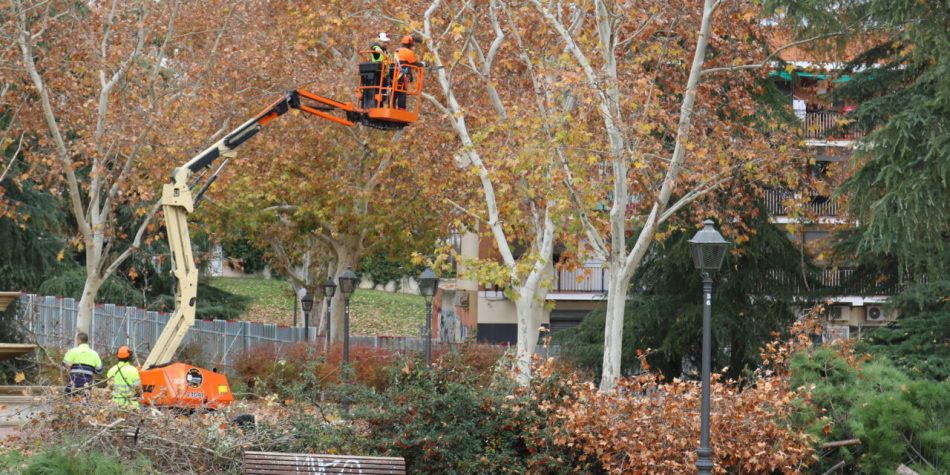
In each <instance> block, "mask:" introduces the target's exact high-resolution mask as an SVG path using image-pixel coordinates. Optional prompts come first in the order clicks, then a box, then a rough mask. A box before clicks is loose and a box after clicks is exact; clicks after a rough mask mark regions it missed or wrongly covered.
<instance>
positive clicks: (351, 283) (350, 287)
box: [336, 267, 357, 298]
mask: <svg viewBox="0 0 950 475" xmlns="http://www.w3.org/2000/svg"><path fill="white" fill-rule="evenodd" d="M356 279H357V277H356V272H353V268H352V267H347V268H346V270H345V271H343V272H342V273H341V274H340V275H339V276H338V277H337V278H336V281H337V283H339V285H340V292H341V293H342V294H343V297H344V298H349V297H350V294H352V293H353V291H354V290H356Z"/></svg>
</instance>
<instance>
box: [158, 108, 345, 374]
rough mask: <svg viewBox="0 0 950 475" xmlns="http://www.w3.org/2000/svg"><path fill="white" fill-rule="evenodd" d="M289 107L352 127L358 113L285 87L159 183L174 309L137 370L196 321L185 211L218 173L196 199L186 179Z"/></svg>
mask: <svg viewBox="0 0 950 475" xmlns="http://www.w3.org/2000/svg"><path fill="white" fill-rule="evenodd" d="M301 98H306V99H309V100H311V101H313V102H316V103H317V104H319V105H317V106H309V105H306V104H302V103H301V102H300V99H301ZM290 109H298V110H300V111H303V112H306V113H308V114H312V115H315V116H317V117H322V118H324V119H327V120H330V121H333V122H336V123H338V124H342V125H346V126H352V125H354V123H353V122H352V121H351V120H349V118H351V117H352V115H351V114H354V113H357V112H358V111H357V110H356V109H355V108H354V107H353V105H352V104H351V103H343V102H337V101H334V100H332V99H327V98H325V97H322V96H318V95H316V94H313V93H311V92H308V91H306V90H303V89H297V90H295V91H290V92H288V93H287V94H286V95H284V97H282V98H280V99H279V100H277V101H276V102H274V103H273V104H271V105H270V106H268V107H267V108H266V109H264V110H263V111H262V112H261V113H259V114H257V116H255V117H254V118H253V119H251V120H248V121H247V122H245V123H243V124H241V126H239V127H238V128H236V129H234V130H233V131H231V133H229V134H228V135H226V136H225V137H224V138H222V139H221V140H218V141H217V142H216V143H215V144H214V145H212V146H210V147H208V148H207V149H205V150H204V151H203V152H201V153H199V154H198V155H196V156H195V157H194V158H192V159H191V160H189V161H188V162H187V163H185V165H183V166H181V167H179V168H176V169H175V171H174V172H173V174H172V181H171V183H166V184H165V185H164V186H163V187H162V200H161V203H162V210H163V211H164V212H165V226H166V229H167V232H168V246H169V247H170V248H171V258H172V273H173V274H174V276H175V280H176V282H177V289H176V291H175V312H174V313H173V314H172V316H171V318H170V319H169V320H168V324H167V325H166V326H165V329H164V330H162V334H161V335H160V336H159V338H158V341H157V342H156V343H155V347H154V348H152V351H151V352H150V353H149V355H148V358H147V359H146V360H145V364H144V365H143V366H142V369H149V368H151V367H154V366H157V365H162V364H166V363H170V362H171V361H172V358H174V356H175V352H176V351H178V347H179V345H180V344H181V342H182V340H183V339H184V338H185V335H187V334H188V329H189V328H191V327H192V326H193V325H194V324H195V304H196V303H197V291H198V269H197V268H196V267H195V259H194V255H193V254H192V251H191V237H190V236H189V234H188V214H189V213H191V212H193V211H194V207H195V203H196V200H197V199H200V197H201V194H202V193H203V192H204V191H205V190H206V189H207V188H208V186H210V185H211V183H212V182H213V181H214V180H215V178H217V173H215V174H214V175H213V176H212V177H211V178H209V180H208V182H207V183H206V184H205V186H204V187H203V188H202V190H201V191H199V192H198V196H197V197H193V196H192V193H191V188H190V187H189V186H188V180H189V179H190V178H191V176H192V174H194V173H196V172H198V171H200V170H202V169H204V168H207V167H209V166H211V164H212V163H214V161H215V160H216V159H217V158H218V157H221V156H224V157H226V158H228V159H230V158H232V157H234V156H235V155H236V152H235V151H234V149H235V148H237V147H238V146H239V145H241V144H243V143H244V142H246V141H247V140H248V139H250V138H251V137H253V136H254V135H255V134H257V133H258V132H260V131H261V129H262V128H263V127H264V126H265V125H267V124H268V123H269V122H270V121H272V120H274V119H276V118H278V117H280V116H281V115H284V114H285V113H287V111H289V110H290ZM332 110H342V111H344V112H346V113H347V117H348V118H347V119H343V118H340V117H337V116H334V115H332V114H330V113H328V112H329V111H332ZM222 167H223V165H222ZM219 171H220V168H219Z"/></svg>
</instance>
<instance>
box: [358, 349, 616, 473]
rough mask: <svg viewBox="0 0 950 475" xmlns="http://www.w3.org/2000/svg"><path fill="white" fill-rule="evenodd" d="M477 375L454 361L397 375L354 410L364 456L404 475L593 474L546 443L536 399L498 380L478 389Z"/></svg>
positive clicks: (570, 452)
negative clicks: (399, 460) (385, 458)
mask: <svg viewBox="0 0 950 475" xmlns="http://www.w3.org/2000/svg"><path fill="white" fill-rule="evenodd" d="M480 373H481V370H480V369H476V368H471V367H466V366H464V365H463V364H461V362H460V360H458V359H456V360H454V361H452V362H451V364H446V365H442V364H437V365H434V366H433V367H432V369H431V370H430V372H428V373H427V372H426V371H425V369H424V367H423V366H422V365H421V364H413V365H407V366H405V367H403V368H402V369H401V370H400V371H399V372H398V373H396V375H395V378H394V380H393V381H392V383H391V384H390V385H389V387H387V388H386V390H385V391H383V392H381V393H379V394H373V395H370V396H369V397H367V398H366V399H363V400H360V401H359V404H357V405H356V406H355V409H354V411H353V418H354V419H356V420H357V421H358V422H359V424H365V426H366V431H365V434H362V435H363V437H362V438H361V439H360V440H361V443H362V445H363V449H364V452H365V453H376V454H384V455H390V456H398V457H403V458H404V459H405V460H406V468H407V472H408V473H443V474H483V473H493V474H502V473H545V474H558V473H575V470H580V473H598V472H599V471H600V470H599V467H597V466H592V465H589V464H587V463H584V462H582V461H581V459H580V458H579V456H580V454H579V453H576V452H574V451H573V450H571V449H568V448H565V447H559V446H556V445H555V444H552V443H550V439H551V438H553V437H554V436H555V433H554V431H553V430H551V428H549V427H548V426H547V424H548V421H549V420H550V419H548V418H547V417H546V415H545V413H544V412H543V411H542V410H541V408H540V406H539V404H538V401H539V395H538V394H536V393H532V392H531V391H524V390H522V388H518V387H517V386H516V384H515V382H514V381H513V380H511V379H510V378H508V377H507V375H504V374H499V375H498V377H496V378H494V379H493V380H492V382H491V384H488V385H483V384H479V377H480ZM542 387H544V385H543V384H539V385H538V386H537V388H542Z"/></svg>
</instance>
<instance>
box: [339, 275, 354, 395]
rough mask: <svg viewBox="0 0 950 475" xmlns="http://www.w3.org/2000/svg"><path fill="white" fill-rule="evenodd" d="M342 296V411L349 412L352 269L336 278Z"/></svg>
mask: <svg viewBox="0 0 950 475" xmlns="http://www.w3.org/2000/svg"><path fill="white" fill-rule="evenodd" d="M336 280H337V282H338V283H339V285H340V293H342V294H343V386H344V388H343V391H344V392H343V411H344V412H347V413H348V412H350V399H349V398H348V397H347V393H346V391H347V389H346V387H345V386H346V385H348V384H349V382H350V295H352V294H353V291H354V290H356V273H355V272H353V268H352V267H347V268H346V270H345V271H343V273H342V274H340V275H339V276H338V277H337V278H336Z"/></svg>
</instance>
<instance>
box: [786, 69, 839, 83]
mask: <svg viewBox="0 0 950 475" xmlns="http://www.w3.org/2000/svg"><path fill="white" fill-rule="evenodd" d="M792 75H795V76H798V77H803V78H815V79H818V80H822V81H823V80H825V79H829V78H831V77H832V76H831V75H830V74H822V73H809V72H805V71H793V72H791V73H789V72H788V71H784V70H783V71H770V72H769V76H770V77H780V78H782V79H784V80H786V81H791V80H792ZM850 80H851V76H848V75H844V76H841V77H840V78H838V79H835V80H834V81H833V82H848V81H850Z"/></svg>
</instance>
